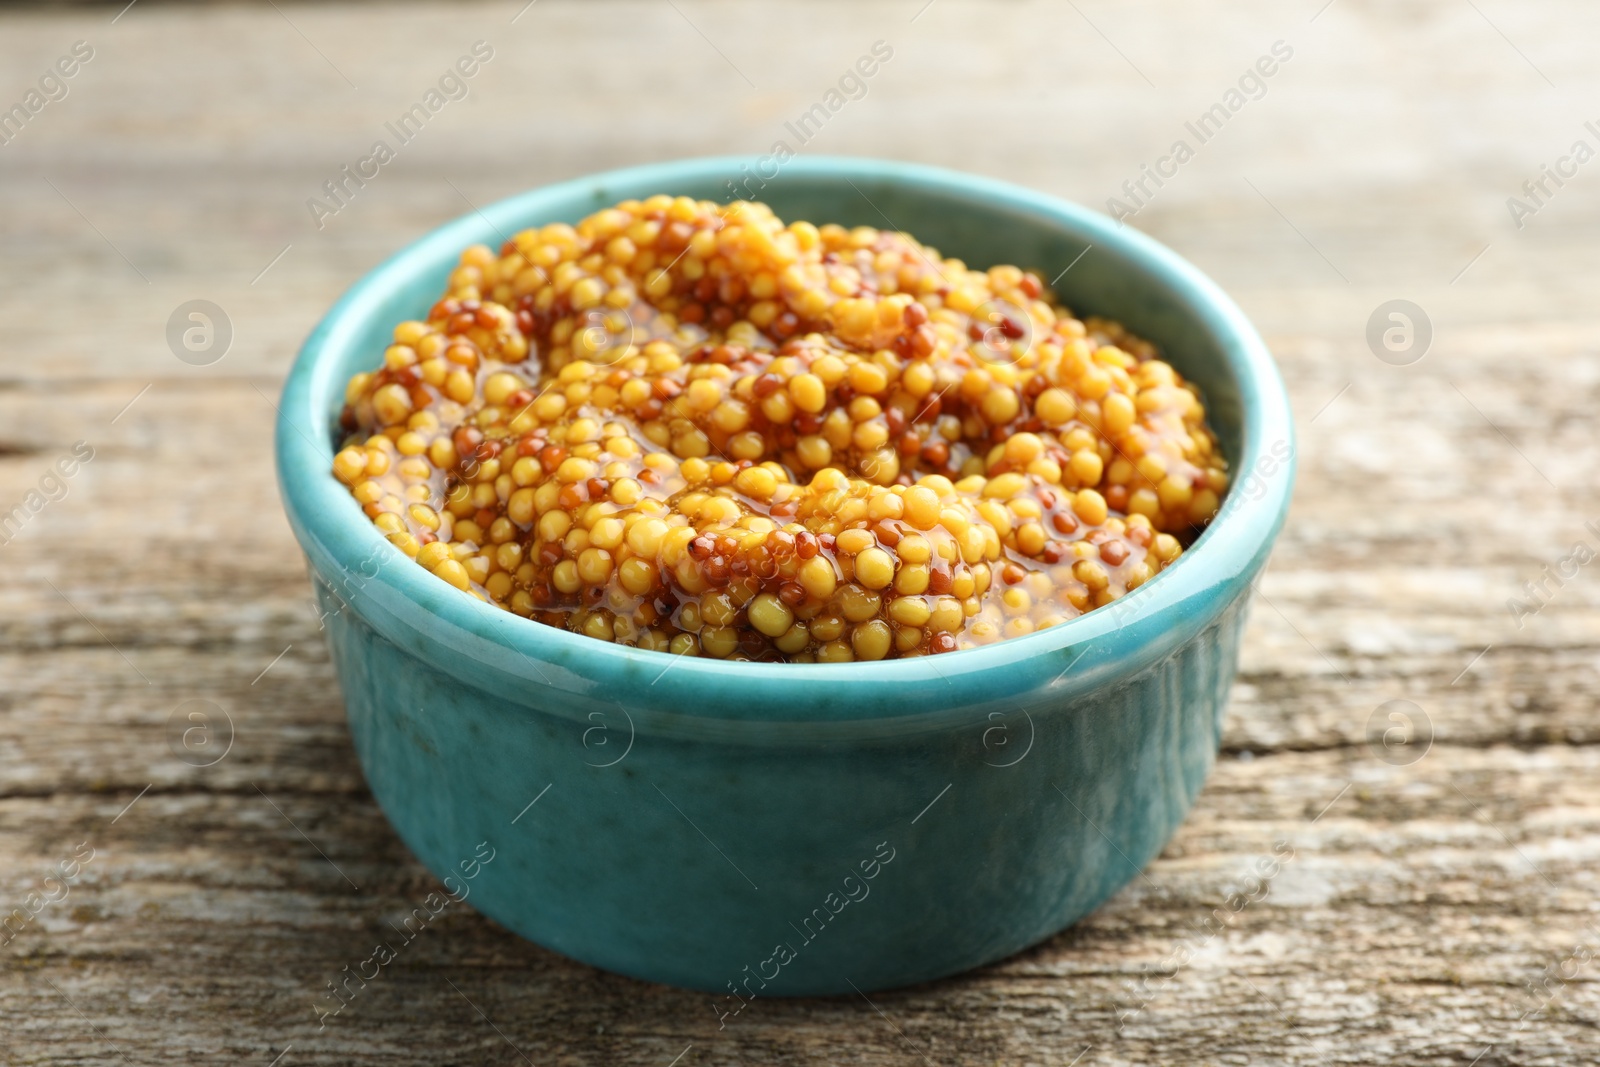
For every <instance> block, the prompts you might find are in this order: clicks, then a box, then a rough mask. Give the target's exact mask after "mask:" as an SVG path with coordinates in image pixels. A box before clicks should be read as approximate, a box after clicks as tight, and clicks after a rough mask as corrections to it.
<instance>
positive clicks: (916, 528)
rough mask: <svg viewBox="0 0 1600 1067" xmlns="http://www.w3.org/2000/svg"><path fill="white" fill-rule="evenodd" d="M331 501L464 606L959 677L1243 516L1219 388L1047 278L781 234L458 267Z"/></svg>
mask: <svg viewBox="0 0 1600 1067" xmlns="http://www.w3.org/2000/svg"><path fill="white" fill-rule="evenodd" d="M342 425H343V429H344V430H345V431H346V433H347V434H348V438H347V440H346V441H345V443H344V447H343V448H342V449H341V450H340V451H339V453H338V454H337V455H336V456H335V457H334V464H333V470H334V474H335V475H336V476H337V477H338V478H339V479H340V481H342V482H344V483H345V484H346V485H348V486H349V487H350V491H351V492H352V493H353V494H354V496H355V498H356V500H357V501H359V502H360V503H361V505H362V507H363V508H364V509H365V511H366V513H367V515H368V516H370V517H371V518H372V520H373V522H374V523H375V524H376V525H377V526H378V528H379V529H380V530H382V531H383V532H384V533H385V534H386V535H387V536H388V538H389V540H390V541H391V542H393V543H394V544H395V545H396V546H397V547H399V548H400V549H401V550H402V551H403V552H405V553H406V554H407V555H408V556H411V557H413V558H414V559H415V560H416V561H417V562H418V563H420V564H422V565H423V566H424V567H426V568H428V570H430V571H432V572H433V573H434V574H435V575H437V576H438V577H439V578H441V579H443V580H444V581H446V582H449V583H450V584H451V585H454V586H455V587H456V588H458V589H460V590H462V591H463V592H466V593H470V594H471V595H474V596H477V597H479V598H480V599H483V600H486V601H488V602H489V603H491V604H493V605H495V606H497V607H500V608H503V609H505V610H507V611H511V612H514V613H515V614H517V615H521V616H524V617H526V618H530V619H533V620H536V621H537V622H540V623H543V624H546V625H550V626H558V627H561V628H563V629H566V630H571V631H573V632H575V633H580V634H586V635H588V636H590V637H594V638H599V639H601V640H604V641H614V642H617V643H620V644H627V645H633V646H636V647H638V648H643V649H651V650H655V651H670V652H674V653H678V654H681V655H702V656H713V657H717V658H724V659H759V660H783V661H788V662H844V661H850V660H878V659H888V658H895V657H902V656H915V655H922V654H925V653H929V652H951V651H955V650H957V649H962V648H971V647H974V646H978V645H984V644H989V643H991V642H994V641H998V640H1002V639H1004V638H1009V637H1019V636H1021V635H1023V634H1028V633H1032V632H1034V631H1035V630H1039V629H1043V628H1045V627H1048V626H1053V625H1055V624H1056V623H1059V622H1062V621H1064V620H1066V619H1069V618H1072V617H1074V616H1076V615H1080V614H1082V613H1084V612H1086V611H1089V610H1092V609H1093V608H1096V607H1101V606H1104V605H1106V604H1108V603H1110V602H1111V601H1113V600H1114V599H1116V598H1117V597H1120V596H1122V595H1124V594H1126V593H1127V592H1128V591H1130V590H1132V589H1135V588H1137V587H1138V586H1139V585H1141V584H1142V583H1144V582H1146V581H1148V580H1150V578H1151V577H1152V576H1153V575H1155V574H1156V573H1157V572H1159V571H1160V570H1161V569H1162V568H1163V567H1165V566H1167V565H1169V564H1170V563H1172V561H1173V560H1175V559H1176V558H1177V557H1178V555H1179V554H1180V552H1181V551H1182V547H1183V544H1184V543H1186V542H1187V541H1188V540H1190V539H1192V537H1193V535H1194V534H1195V532H1196V531H1197V530H1198V529H1199V528H1200V527H1202V526H1203V525H1204V524H1205V523H1206V522H1207V521H1209V520H1210V519H1211V517H1212V516H1213V515H1214V514H1215V513H1216V512H1217V509H1218V506H1219V502H1220V497H1221V495H1222V493H1223V492H1224V490H1225V489H1226V487H1227V484H1228V475H1227V471H1226V464H1225V462H1224V460H1223V457H1222V455H1221V453H1220V452H1219V450H1218V448H1217V444H1216V438H1215V436H1214V435H1213V433H1212V432H1211V430H1210V428H1209V427H1208V426H1207V424H1206V420H1205V409H1204V406H1203V405H1202V403H1201V401H1200V397H1199V394H1198V391H1197V390H1196V389H1195V387H1194V386H1193V385H1191V384H1189V383H1187V382H1185V381H1184V380H1183V379H1182V378H1180V377H1179V375H1178V374H1177V373H1176V372H1175V371H1174V370H1173V368H1172V367H1171V366H1169V365H1168V364H1167V363H1165V362H1162V361H1161V360H1160V359H1158V358H1156V353H1155V351H1154V349H1153V347H1152V346H1151V345H1150V344H1148V343H1147V342H1144V341H1141V340H1139V339H1138V338H1136V337H1134V336H1132V335H1131V334H1129V333H1127V331H1125V330H1124V329H1123V327H1122V326H1120V325H1119V324H1117V323H1114V322H1109V321H1105V320H1100V319H1095V318H1087V319H1078V318H1075V317H1074V316H1073V315H1072V314H1071V313H1069V312H1068V311H1067V310H1065V309H1064V308H1062V307H1061V306H1060V305H1059V304H1057V303H1056V302H1055V301H1054V299H1053V298H1052V297H1051V295H1050V294H1049V293H1048V292H1047V291H1046V288H1045V286H1044V285H1043V284H1041V282H1040V280H1039V278H1038V276H1036V275H1034V274H1032V273H1028V272H1025V271H1023V270H1021V269H1018V268H1017V267H1012V266H1000V267H993V268H991V269H989V270H987V271H978V270H971V269H969V268H968V267H967V266H966V265H965V264H964V263H962V262H961V261H960V260H956V259H944V258H941V257H940V255H939V254H938V253H937V252H936V251H935V250H933V249H931V248H928V247H925V246H923V245H921V244H919V243H918V242H917V241H915V240H914V239H913V238H911V237H910V236H908V235H906V234H903V233H892V232H887V231H881V230H875V229H871V228H869V227H857V228H855V229H851V230H847V229H844V228H842V227H840V226H835V225H826V226H822V227H817V226H814V225H812V224H810V223H808V222H794V223H789V224H787V225H785V224H784V223H783V222H782V221H780V220H779V219H778V218H777V217H775V216H774V214H773V213H772V211H771V209H769V208H768V207H766V206H765V205H762V204H758V203H749V202H737V203H734V204H732V205H727V206H721V205H717V204H714V203H710V202H697V201H694V200H690V199H687V198H683V197H679V198H676V199H675V198H672V197H668V196H654V197H651V198H649V199H647V200H643V201H640V200H629V201H625V202H624V203H621V204H619V205H617V206H616V207H614V208H609V209H606V210H604V211H600V212H598V213H597V214H595V215H592V216H590V217H589V218H587V219H584V220H583V221H582V222H580V223H578V225H577V226H576V227H574V226H569V225H566V224H562V223H555V224H551V225H548V226H544V227H542V228H539V229H532V230H527V231H524V232H522V233H519V234H517V235H516V236H515V237H514V238H513V239H512V240H510V241H508V242H506V244H505V246H504V247H503V248H501V250H500V252H499V254H498V255H496V253H494V252H493V251H492V250H490V249H489V248H486V247H483V246H474V247H472V248H469V249H467V250H466V251H465V252H463V253H462V256H461V262H460V265H459V266H458V267H456V268H455V270H454V271H453V272H452V273H451V275H450V279H449V283H448V285H447V287H446V292H445V294H444V298H443V299H442V300H440V301H439V302H438V303H437V304H436V305H434V307H433V308H432V310H431V311H430V312H429V313H428V316H427V319H426V320H425V321H416V322H403V323H401V324H400V325H399V326H397V327H396V328H395V331H394V343H393V344H391V345H390V346H389V347H388V348H387V349H386V350H385V352H384V353H383V366H382V367H381V368H379V369H378V370H376V371H373V372H370V373H362V374H357V375H356V376H355V377H354V378H352V379H351V381H350V384H349V388H348V390H347V393H346V406H345V409H344V413H343V419H342Z"/></svg>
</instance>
